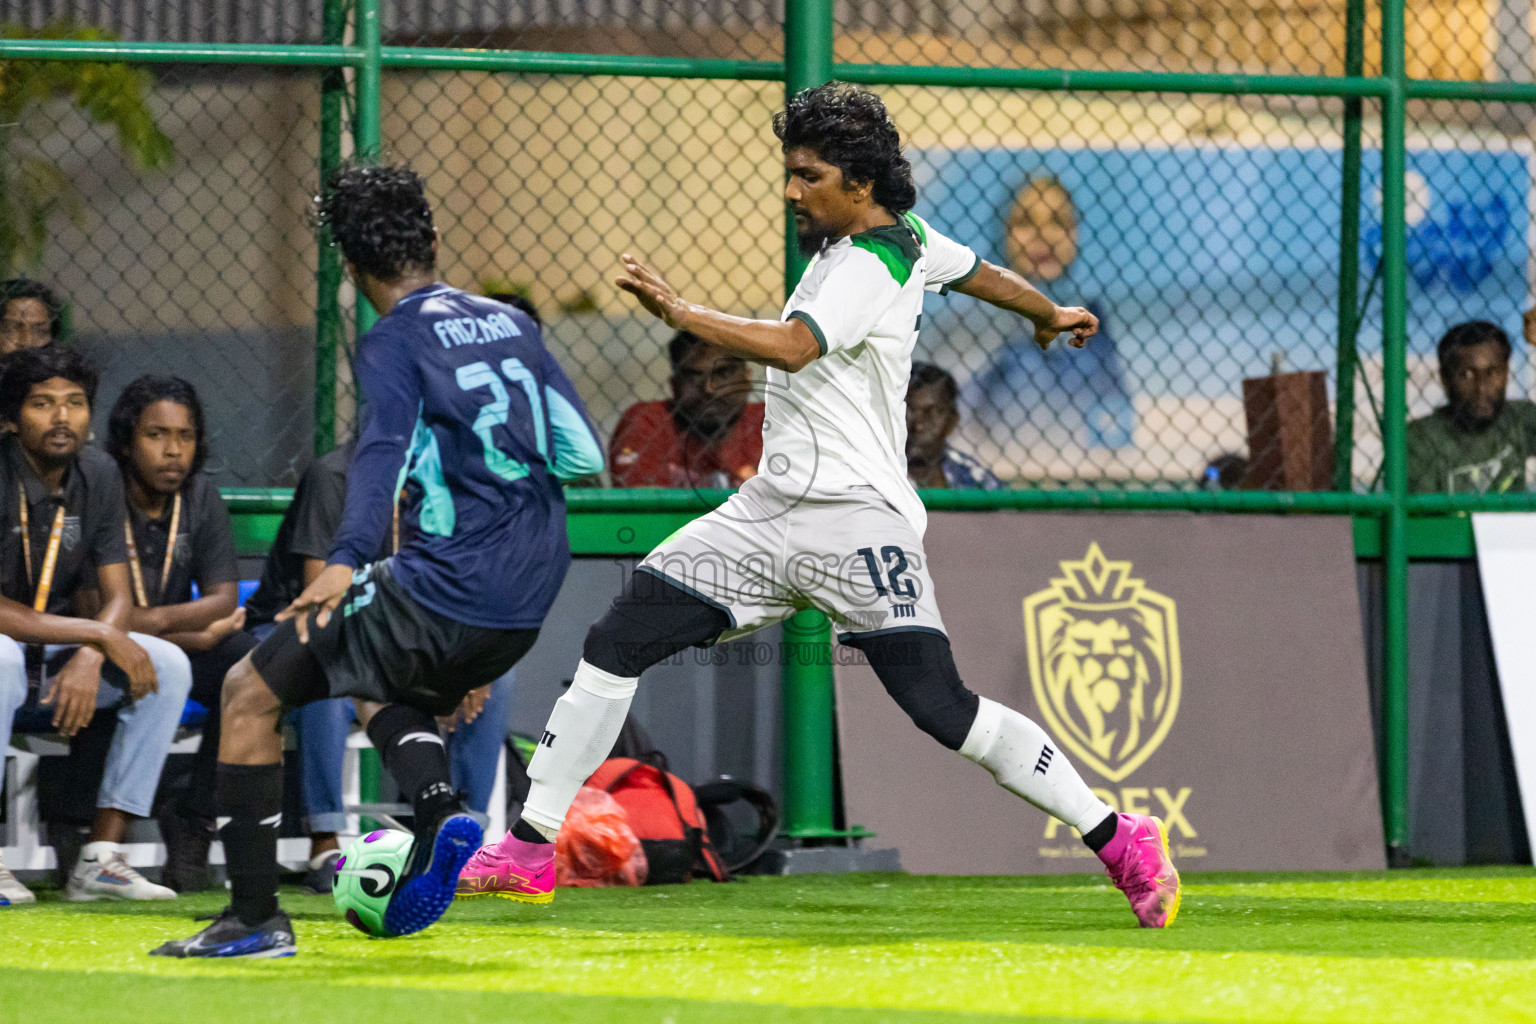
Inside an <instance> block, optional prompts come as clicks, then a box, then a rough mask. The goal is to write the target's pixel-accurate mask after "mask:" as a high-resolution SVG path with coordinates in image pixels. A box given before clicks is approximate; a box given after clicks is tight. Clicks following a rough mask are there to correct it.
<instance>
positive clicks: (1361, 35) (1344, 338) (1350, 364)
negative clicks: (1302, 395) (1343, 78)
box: [1333, 0, 1365, 491]
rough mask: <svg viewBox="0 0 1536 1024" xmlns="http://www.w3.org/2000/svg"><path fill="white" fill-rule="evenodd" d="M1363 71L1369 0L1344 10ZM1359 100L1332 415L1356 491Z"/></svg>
mask: <svg viewBox="0 0 1536 1024" xmlns="http://www.w3.org/2000/svg"><path fill="white" fill-rule="evenodd" d="M1364 70H1365V0H1349V2H1348V4H1347V5H1346V7H1345V12H1344V74H1345V75H1348V76H1349V77H1351V78H1358V77H1359V76H1360V75H1361V74H1362V73H1363V72H1364ZM1361 106H1362V103H1361V100H1360V98H1359V97H1358V96H1355V97H1349V98H1346V99H1345V100H1344V154H1343V157H1344V158H1343V162H1342V163H1343V166H1342V171H1343V187H1342V188H1341V189H1340V192H1339V195H1340V208H1341V219H1340V221H1339V358H1338V400H1337V406H1336V412H1335V415H1334V439H1333V489H1334V490H1336V491H1350V490H1353V489H1354V486H1355V480H1354V461H1355V371H1356V368H1357V367H1358V365H1359V358H1358V356H1359V353H1358V350H1357V348H1356V341H1357V339H1358V337H1359V333H1360V316H1359V308H1358V304H1359V301H1360V133H1361V126H1360V122H1361Z"/></svg>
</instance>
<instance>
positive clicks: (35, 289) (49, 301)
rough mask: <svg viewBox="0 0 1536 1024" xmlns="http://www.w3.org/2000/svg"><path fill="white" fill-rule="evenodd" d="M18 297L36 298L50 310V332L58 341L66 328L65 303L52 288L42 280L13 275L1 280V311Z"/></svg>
mask: <svg viewBox="0 0 1536 1024" xmlns="http://www.w3.org/2000/svg"><path fill="white" fill-rule="evenodd" d="M17 299H36V300H37V301H38V302H41V303H42V304H43V307H44V308H45V309H47V310H48V333H49V335H50V336H52V338H53V339H54V340H55V341H57V340H58V339H59V337H60V335H61V334H62V332H63V330H64V303H63V301H62V300H61V299H60V298H59V297H58V295H56V294H55V293H54V290H53V289H52V288H49V287H48V286H47V285H45V284H43V282H41V281H33V280H31V279H29V278H25V277H13V278H11V279H10V280H9V281H0V313H4V312H5V307H6V306H8V305H10V304H11V303H12V302H14V301H15V300H17Z"/></svg>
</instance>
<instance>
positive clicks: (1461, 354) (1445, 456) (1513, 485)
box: [1408, 320, 1536, 494]
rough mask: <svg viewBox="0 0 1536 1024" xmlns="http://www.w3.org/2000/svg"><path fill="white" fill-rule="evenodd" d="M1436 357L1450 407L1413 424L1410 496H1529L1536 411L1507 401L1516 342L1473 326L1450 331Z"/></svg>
mask: <svg viewBox="0 0 1536 1024" xmlns="http://www.w3.org/2000/svg"><path fill="white" fill-rule="evenodd" d="M1527 340H1528V341H1529V340H1531V339H1529V338H1528V339H1527ZM1436 351H1437V354H1438V355H1439V358H1440V380H1441V382H1442V383H1444V385H1445V397H1446V404H1445V405H1442V406H1441V407H1440V408H1438V409H1436V410H1435V411H1434V412H1432V413H1430V414H1429V415H1428V416H1425V417H1423V418H1422V419H1417V420H1414V421H1412V422H1411V423H1409V424H1408V490H1410V491H1414V492H1419V493H1433V492H1449V493H1451V494H1503V493H1509V492H1515V491H1524V490H1525V460H1526V459H1528V458H1530V457H1531V456H1532V455H1536V404H1532V403H1531V402H1527V401H1524V400H1519V399H1517V400H1514V401H1509V400H1508V399H1506V398H1505V392H1506V391H1507V390H1508V387H1509V357H1510V344H1509V336H1508V335H1507V334H1505V333H1504V331H1503V330H1501V329H1500V328H1499V326H1498V325H1497V324H1491V323H1489V322H1488V321H1486V320H1473V321H1471V322H1469V323H1464V324H1457V325H1456V326H1455V327H1452V328H1451V329H1450V330H1448V331H1446V332H1445V336H1444V337H1442V338H1441V339H1440V343H1439V345H1438V346H1437V348H1436Z"/></svg>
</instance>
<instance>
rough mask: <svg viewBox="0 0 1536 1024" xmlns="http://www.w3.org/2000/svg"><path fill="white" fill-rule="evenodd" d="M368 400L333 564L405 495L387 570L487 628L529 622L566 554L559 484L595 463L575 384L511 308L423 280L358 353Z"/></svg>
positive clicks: (371, 534) (386, 520)
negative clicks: (399, 537) (400, 540)
mask: <svg viewBox="0 0 1536 1024" xmlns="http://www.w3.org/2000/svg"><path fill="white" fill-rule="evenodd" d="M356 375H357V383H358V387H359V388H360V390H361V392H362V396H363V401H364V403H365V412H364V422H363V429H362V434H361V435H360V437H359V439H358V444H357V452H356V454H355V455H353V457H352V466H351V468H350V469H349V470H348V474H347V501H346V509H345V511H344V512H343V513H342V519H341V527H340V528H339V529H338V531H337V533H336V539H335V540H334V541H333V542H332V546H331V557H330V562H331V564H333V565H334V564H340V565H347V566H350V567H352V568H354V569H356V568H359V567H361V566H363V565H365V564H367V563H368V562H370V561H372V560H373V558H374V557H375V556H376V555H377V553H378V551H379V549H380V547H381V546H382V545H383V544H384V543H385V541H386V539H387V536H388V533H389V530H390V521H391V517H392V514H393V513H392V509H393V507H394V501H395V495H396V494H398V493H399V491H400V489H401V487H404V488H405V490H406V510H405V512H404V513H403V519H404V523H403V526H404V529H403V530H402V534H403V535H405V536H408V537H409V538H410V539H409V540H408V541H407V542H406V543H405V544H404V545H403V546H402V547H401V548H400V551H399V553H398V554H396V555H395V563H394V574H395V579H396V580H398V581H399V582H400V584H401V586H403V587H404V588H405V590H406V592H407V593H408V594H410V595H411V597H413V598H414V599H415V600H417V601H418V602H420V603H421V604H422V605H423V606H425V607H427V608H430V609H432V610H433V611H435V612H438V613H439V614H441V615H446V616H448V617H449V618H451V619H454V620H456V621H458V622H463V623H466V624H468V625H472V626H483V627H487V628H491V629H531V628H537V627H538V626H539V625H540V624H541V623H542V622H543V621H544V615H545V613H546V612H548V611H549V606H550V604H551V603H552V602H553V601H554V599H555V594H556V593H557V592H558V591H559V590H560V584H561V582H562V581H563V580H564V579H565V571H566V569H567V567H568V566H569V565H570V561H571V550H570V544H569V542H568V541H567V539H566V533H565V495H564V493H563V491H562V489H561V484H560V481H561V480H569V479H572V478H574V477H580V476H588V475H590V474H593V473H597V472H600V471H601V470H602V468H603V453H602V447H601V446H600V445H599V443H598V440H597V431H596V430H594V429H593V427H592V423H591V421H590V419H588V417H587V413H586V410H585V408H584V407H583V406H582V403H581V399H580V398H579V397H577V395H576V389H575V388H573V387H572V386H571V382H570V380H569V379H568V378H567V377H566V375H565V373H564V372H563V371H562V370H561V369H560V367H559V365H558V364H557V363H556V362H555V359H554V357H553V356H551V355H550V354H549V352H548V351H547V350H546V349H545V348H544V343H543V341H542V340H541V339H540V337H539V329H538V328H537V327H536V326H535V325H534V323H533V321H532V320H530V319H529V318H528V317H527V316H526V315H524V314H523V313H522V312H521V311H519V310H517V309H514V308H512V307H511V306H506V305H503V304H501V303H499V302H493V301H492V300H490V299H486V298H481V297H480V296H478V295H471V294H469V293H468V292H462V291H459V290H458V289H457V288H450V287H448V286H447V285H445V284H434V285H431V286H430V287H426V288H421V289H418V290H416V291H414V292H412V293H411V294H409V295H407V296H406V297H405V298H403V299H401V300H400V302H399V303H398V304H397V305H396V306H395V308H394V309H392V310H391V311H390V313H389V315H388V316H386V317H384V318H382V319H381V320H379V322H378V323H377V324H375V325H374V327H373V329H372V330H370V331H369V332H368V333H367V334H366V335H364V337H363V339H362V341H361V342H360V343H359V345H358V349H357V369H356Z"/></svg>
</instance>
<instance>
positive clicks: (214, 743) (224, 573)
mask: <svg viewBox="0 0 1536 1024" xmlns="http://www.w3.org/2000/svg"><path fill="white" fill-rule="evenodd" d="M107 453H108V454H109V455H111V456H112V458H113V459H115V460H117V464H118V466H119V467H120V468H121V469H122V474H123V490H124V493H125V494H126V495H127V499H128V520H127V522H126V523H124V526H123V529H124V533H123V541H124V543H125V545H126V547H127V549H128V574H129V581H130V583H131V585H132V587H133V604H134V607H133V611H132V612H131V613H130V618H129V621H130V624H131V625H132V627H133V628H134V629H135V630H137V631H139V632H140V633H148V634H150V635H151V636H157V637H160V638H161V639H164V640H168V641H170V642H171V643H173V644H175V645H176V646H177V647H180V648H181V649H182V650H183V651H185V652H186V653H187V655H188V657H189V658H190V659H191V662H192V699H193V700H195V701H197V702H198V703H199V704H201V705H203V706H204V707H205V708H207V709H208V716H207V718H205V719H204V720H203V735H202V740H201V742H200V744H199V746H198V749H197V753H196V755H194V758H193V767H192V772H191V779H190V783H189V785H188V786H187V788H186V790H185V791H184V792H183V793H182V794H181V795H180V796H179V798H178V799H176V800H173V801H167V806H166V807H165V808H164V809H163V810H162V812H161V814H160V833H161V835H162V836H163V837H164V839H165V848H166V858H165V871H164V875H163V878H162V880H163V881H164V882H165V883H166V884H167V885H169V886H171V887H172V888H173V889H175V890H176V891H178V892H198V891H201V890H203V889H206V888H208V884H209V879H208V847H209V845H210V844H211V843H212V842H213V834H214V806H213V779H214V765H215V764H216V763H217V762H218V753H219V703H220V702H219V691H220V689H221V688H222V687H223V685H224V673H226V672H228V671H229V670H230V669H231V668H232V667H234V665H235V663H236V662H238V661H239V660H240V659H241V658H243V657H245V656H246V655H247V654H248V653H250V651H251V650H252V649H253V648H255V646H256V638H255V637H253V636H251V635H250V634H249V633H246V632H245V631H244V630H243V629H242V628H241V627H242V626H243V625H244V623H245V612H244V611H243V610H241V609H240V608H238V607H236V605H237V604H238V602H239V600H240V567H239V564H238V563H237V562H236V560H235V538H234V532H233V530H232V529H231V528H230V523H229V510H228V509H226V508H225V507H224V499H223V498H221V497H220V496H219V490H218V488H217V487H215V486H214V485H213V483H212V482H211V481H210V480H208V478H207V477H205V476H203V475H202V473H201V472H199V471H200V470H201V469H202V467H203V463H204V462H206V461H207V459H208V440H207V434H206V428H205V426H204V420H203V406H202V403H201V402H200V401H198V397H197V392H196V390H194V389H193V387H192V385H191V384H189V383H187V382H186V381H184V380H182V379H181V378H180V377H161V376H155V375H152V374H150V375H145V376H143V377H140V378H138V379H137V380H135V381H134V382H133V383H131V384H129V385H128V386H127V387H126V388H124V389H123V393H122V394H121V395H120V396H118V399H117V403H116V404H115V405H114V406H113V407H112V415H111V416H110V417H109V419H108V422H107ZM194 583H195V584H196V585H197V597H196V598H195V599H194V597H193V593H192V585H193V584H194Z"/></svg>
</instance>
